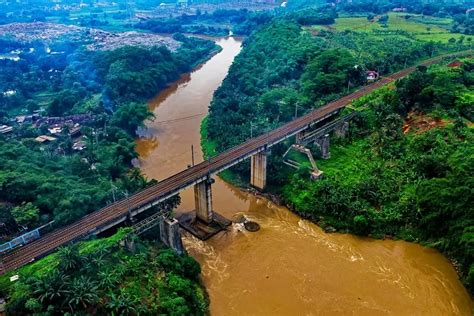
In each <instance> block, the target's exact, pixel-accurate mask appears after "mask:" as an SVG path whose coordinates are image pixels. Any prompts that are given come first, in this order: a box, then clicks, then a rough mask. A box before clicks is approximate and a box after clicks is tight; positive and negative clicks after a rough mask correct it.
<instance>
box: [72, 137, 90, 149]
mask: <svg viewBox="0 0 474 316" xmlns="http://www.w3.org/2000/svg"><path fill="white" fill-rule="evenodd" d="M86 148H87V145H86V142H85V141H83V140H80V141H77V142H75V143H74V144H73V145H72V150H77V151H82V150H84V149H86Z"/></svg>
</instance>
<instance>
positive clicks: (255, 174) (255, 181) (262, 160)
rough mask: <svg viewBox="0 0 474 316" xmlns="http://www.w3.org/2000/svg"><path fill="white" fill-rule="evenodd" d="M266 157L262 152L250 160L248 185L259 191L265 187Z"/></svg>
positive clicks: (265, 153)
mask: <svg viewBox="0 0 474 316" xmlns="http://www.w3.org/2000/svg"><path fill="white" fill-rule="evenodd" d="M267 155H268V152H266V151H263V152H260V153H258V154H255V155H253V156H252V157H251V158H250V185H252V186H253V187H255V188H257V189H259V190H264V189H265V187H266V186H267Z"/></svg>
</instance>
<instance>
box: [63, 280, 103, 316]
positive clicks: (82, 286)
mask: <svg viewBox="0 0 474 316" xmlns="http://www.w3.org/2000/svg"><path fill="white" fill-rule="evenodd" d="M98 292H99V290H98V287H97V284H96V282H94V281H92V280H91V279H90V278H88V277H86V276H84V275H81V276H80V277H78V278H76V279H74V280H73V281H72V283H71V290H70V292H69V293H68V304H69V306H70V308H71V312H74V311H73V309H72V306H79V304H81V305H82V307H83V308H84V310H85V309H87V306H88V305H93V304H96V303H97V302H98V301H99V293H98Z"/></svg>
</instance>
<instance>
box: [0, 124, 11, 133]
mask: <svg viewBox="0 0 474 316" xmlns="http://www.w3.org/2000/svg"><path fill="white" fill-rule="evenodd" d="M11 131H13V127H11V126H7V125H0V134H7V133H10V132H11Z"/></svg>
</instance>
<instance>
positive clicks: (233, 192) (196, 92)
mask: <svg viewBox="0 0 474 316" xmlns="http://www.w3.org/2000/svg"><path fill="white" fill-rule="evenodd" d="M216 41H217V44H219V45H220V46H222V48H223V50H222V52H220V53H219V54H217V55H215V56H214V57H212V58H211V59H210V60H209V61H208V62H206V63H205V64H204V65H202V66H200V67H199V68H197V69H195V70H194V71H193V72H192V73H190V74H186V75H184V76H182V78H181V79H180V80H179V81H177V82H176V83H174V84H173V85H171V86H170V87H169V88H168V89H166V90H165V91H163V92H161V93H160V94H159V95H158V96H157V97H156V98H154V99H153V100H151V101H150V103H149V106H150V109H151V110H152V111H153V112H154V113H155V115H156V120H155V121H153V122H147V123H146V125H147V128H146V129H144V130H141V131H140V138H139V139H138V140H137V150H138V153H139V154H140V159H139V162H138V164H139V166H140V168H141V169H142V171H143V173H144V174H145V175H146V176H147V177H148V178H155V179H158V180H161V179H164V178H166V177H168V176H171V175H172V174H174V173H176V172H178V171H181V170H182V169H184V168H186V166H187V165H188V164H190V163H191V145H194V151H195V160H196V163H198V162H200V161H202V159H203V158H202V152H201V150H200V145H199V144H200V134H199V130H200V122H201V120H202V118H203V117H204V116H205V113H206V112H207V110H208V106H209V103H210V101H211V99H212V95H213V93H214V91H215V89H217V87H219V85H220V83H221V82H222V80H223V79H224V78H225V76H226V74H227V71H228V68H229V66H230V65H231V64H232V61H233V59H234V57H235V56H236V55H237V54H238V53H239V51H240V49H241V41H240V40H238V39H234V38H222V39H217V40H216ZM212 190H213V202H214V209H215V210H217V211H218V212H219V213H220V214H222V215H224V216H226V217H227V218H230V219H232V218H236V217H237V216H239V215H245V216H246V217H248V218H249V219H251V220H254V221H256V222H257V223H259V224H260V225H261V229H260V230H259V231H258V232H256V233H250V232H247V231H245V230H244V229H243V227H242V226H240V224H233V226H231V227H230V229H229V230H228V231H227V232H223V233H220V234H219V235H217V236H215V237H213V238H212V239H210V240H208V241H206V242H202V241H200V240H197V239H196V238H194V237H193V236H190V235H188V234H186V235H185V237H184V244H185V246H186V249H187V251H188V252H189V253H190V254H191V255H192V256H193V257H194V258H196V259H197V260H198V261H199V263H200V264H201V267H202V277H203V281H204V284H205V286H206V288H207V290H208V292H209V296H210V299H211V305H210V310H211V314H212V315H471V314H472V308H473V304H472V300H471V298H470V297H469V295H468V293H467V291H466V290H465V288H464V287H463V286H462V284H461V283H460V281H459V280H458V277H457V275H456V272H455V270H454V268H453V266H452V265H451V264H450V262H449V261H448V260H447V259H446V258H445V257H444V256H443V255H441V254H440V253H439V252H437V251H436V250H433V249H429V248H425V247H422V246H420V245H417V244H413V243H408V242H404V241H391V240H373V239H369V238H360V237H356V236H352V235H348V234H327V233H324V232H323V231H322V230H321V229H320V228H319V227H318V226H316V225H314V224H313V223H311V222H309V221H306V220H303V219H301V218H300V217H298V216H297V215H295V214H293V213H292V212H290V211H289V210H288V209H286V208H284V207H280V206H277V205H275V204H273V203H272V202H270V201H268V200H267V199H265V198H262V197H256V196H254V195H252V194H249V193H246V192H242V191H241V190H239V189H237V188H235V187H233V186H231V185H229V184H227V183H225V182H223V181H222V180H220V179H219V178H217V179H216V183H215V184H214V185H213V188H212ZM181 197H182V203H181V205H180V206H179V209H178V210H177V211H178V212H185V211H189V210H192V209H193V207H194V199H193V192H192V190H187V191H185V192H183V193H182V194H181Z"/></svg>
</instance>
